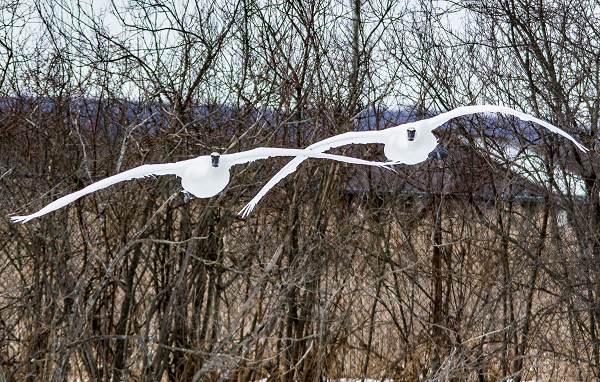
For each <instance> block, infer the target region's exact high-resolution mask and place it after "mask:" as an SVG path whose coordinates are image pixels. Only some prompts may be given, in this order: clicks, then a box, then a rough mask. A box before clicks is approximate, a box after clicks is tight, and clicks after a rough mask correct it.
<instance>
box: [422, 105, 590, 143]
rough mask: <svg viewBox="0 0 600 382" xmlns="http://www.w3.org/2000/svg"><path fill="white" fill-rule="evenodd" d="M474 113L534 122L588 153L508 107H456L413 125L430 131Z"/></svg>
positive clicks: (534, 119)
mask: <svg viewBox="0 0 600 382" xmlns="http://www.w3.org/2000/svg"><path fill="white" fill-rule="evenodd" d="M475 113H504V114H508V115H514V116H515V117H518V118H519V119H522V120H523V121H531V122H535V123H537V124H539V125H542V126H544V127H545V128H547V129H548V130H550V131H552V132H553V133H556V134H559V135H562V136H563V137H565V138H567V139H568V140H570V141H571V142H573V143H574V144H575V146H577V148H578V149H579V150H581V151H583V152H587V151H588V149H587V148H586V147H585V146H583V145H582V144H581V143H579V142H577V140H575V138H573V137H572V136H571V135H570V134H568V133H566V132H565V131H564V130H562V129H559V128H558V127H556V126H554V125H552V124H550V123H548V122H546V121H543V120H541V119H539V118H536V117H534V116H532V115H529V114H526V113H522V112H520V111H517V110H515V109H511V108H510V107H506V106H496V105H474V106H462V107H457V108H456V109H454V110H450V111H448V112H446V113H442V114H439V115H436V116H435V117H432V118H428V119H424V120H422V121H418V122H415V123H416V124H421V123H424V124H426V125H427V126H428V127H429V130H430V131H431V130H433V129H435V128H437V127H439V126H441V125H443V124H444V123H446V122H448V121H449V120H451V119H452V118H456V117H461V116H464V115H468V114H475Z"/></svg>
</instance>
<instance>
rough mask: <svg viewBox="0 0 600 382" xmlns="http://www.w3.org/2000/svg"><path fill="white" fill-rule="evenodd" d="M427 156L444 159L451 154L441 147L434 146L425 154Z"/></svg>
mask: <svg viewBox="0 0 600 382" xmlns="http://www.w3.org/2000/svg"><path fill="white" fill-rule="evenodd" d="M427 157H429V158H433V159H437V160H444V159H446V158H448V157H452V155H450V153H449V152H448V151H447V150H446V149H444V148H443V147H440V146H436V147H435V149H433V151H432V152H430V153H429V154H428V155H427Z"/></svg>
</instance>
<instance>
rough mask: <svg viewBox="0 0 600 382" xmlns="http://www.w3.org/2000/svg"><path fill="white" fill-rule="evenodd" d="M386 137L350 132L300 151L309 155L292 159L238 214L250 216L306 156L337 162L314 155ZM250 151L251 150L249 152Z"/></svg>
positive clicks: (380, 141) (373, 133) (369, 132)
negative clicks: (268, 193) (264, 197)
mask: <svg viewBox="0 0 600 382" xmlns="http://www.w3.org/2000/svg"><path fill="white" fill-rule="evenodd" d="M386 137H387V131H386V130H378V131H351V132H349V133H343V134H340V135H336V136H334V137H331V138H327V139H324V140H322V141H319V142H317V143H315V144H313V145H310V146H308V147H307V148H306V149H305V150H300V151H311V154H310V155H307V154H306V153H304V154H302V155H303V156H297V157H296V158H294V159H292V160H291V161H290V162H289V163H288V164H287V165H285V166H284V167H283V168H282V169H281V170H279V172H278V173H277V174H275V176H274V177H272V178H271V179H270V180H269V182H268V183H267V184H265V185H264V187H263V188H262V189H261V190H260V191H259V192H258V194H256V196H255V197H254V198H252V200H251V201H250V202H249V203H248V204H246V206H245V207H244V208H243V209H242V210H241V211H240V212H239V213H238V214H239V215H241V216H242V217H246V216H248V215H250V212H252V210H253V209H254V207H255V206H256V205H257V204H258V202H259V201H260V199H262V197H263V196H265V195H266V194H267V192H269V190H270V189H271V188H273V187H274V186H275V185H276V184H277V183H279V181H280V180H281V179H283V178H285V177H286V176H288V175H290V174H292V173H293V172H294V171H296V169H297V168H298V166H299V165H300V163H302V162H303V161H305V160H306V158H307V156H312V157H314V158H326V159H334V160H339V159H336V158H333V157H338V156H337V155H335V156H333V157H326V156H316V155H329V154H318V153H322V152H323V151H327V150H329V149H332V148H335V147H340V146H345V145H351V144H368V143H384V142H385V139H386ZM250 151H252V150H250ZM341 158H344V160H341V161H342V162H348V163H356V164H368V165H374V164H375V163H377V162H367V163H364V162H359V161H360V160H359V159H354V158H353V159H354V160H355V161H354V162H350V161H349V160H347V159H348V157H341ZM390 164H392V163H387V165H390Z"/></svg>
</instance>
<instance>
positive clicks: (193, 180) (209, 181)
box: [181, 153, 229, 198]
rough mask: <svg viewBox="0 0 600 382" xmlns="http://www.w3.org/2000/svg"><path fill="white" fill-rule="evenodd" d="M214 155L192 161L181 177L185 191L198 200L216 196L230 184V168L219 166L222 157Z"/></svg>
mask: <svg viewBox="0 0 600 382" xmlns="http://www.w3.org/2000/svg"><path fill="white" fill-rule="evenodd" d="M214 154H215V153H213V154H211V156H210V157H209V156H207V155H205V156H202V157H198V158H196V159H194V160H193V161H190V162H189V164H188V166H187V168H186V169H185V170H184V171H183V173H182V175H181V185H182V186H183V189H184V190H186V191H187V192H189V193H190V194H192V195H194V196H195V197H197V198H210V197H211V196H215V195H217V194H218V193H219V192H221V191H223V189H224V188H225V187H226V186H227V184H228V183H229V166H222V165H221V166H219V164H222V163H220V155H219V154H217V155H216V159H215V157H214V156H213V155H214ZM215 161H216V166H215Z"/></svg>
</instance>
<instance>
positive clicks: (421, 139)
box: [239, 105, 588, 217]
mask: <svg viewBox="0 0 600 382" xmlns="http://www.w3.org/2000/svg"><path fill="white" fill-rule="evenodd" d="M489 112H497V113H505V114H509V115H514V116H515V117H518V118H520V119H522V120H524V121H532V122H535V123H538V124H540V125H542V126H544V127H545V128H547V129H548V130H550V131H552V132H554V133H557V134H560V135H562V136H563V137H565V138H567V139H569V140H571V141H572V142H573V143H574V144H575V145H576V146H577V147H578V148H579V149H580V150H582V151H584V152H586V151H588V149H587V148H585V147H584V146H583V145H581V144H580V143H579V142H577V141H576V140H575V138H573V137H572V136H571V135H569V134H567V133H566V132H564V131H563V130H561V129H559V128H558V127H556V126H553V125H551V124H550V123H548V122H546V121H542V120H541V119H539V118H536V117H533V116H531V115H529V114H525V113H522V112H520V111H517V110H514V109H511V108H509V107H504V106H495V105H475V106H463V107H458V108H456V109H454V110H451V111H448V112H446V113H442V114H439V115H437V116H435V117H432V118H428V119H424V120H421V121H417V122H411V123H406V124H403V125H398V126H394V127H390V128H387V129H383V130H377V131H354V132H349V133H343V134H340V135H336V136H334V137H331V138H327V139H324V140H322V141H320V142H317V143H315V144H313V145H311V146H309V147H307V148H306V150H313V151H318V152H324V151H327V150H329V149H331V148H334V147H340V146H344V145H349V144H367V143H383V144H384V145H385V147H384V153H385V155H386V157H388V159H390V160H392V161H396V162H399V163H405V164H417V163H420V162H423V161H424V160H426V159H427V158H436V159H442V158H444V157H446V156H448V155H449V154H448V152H447V151H446V150H444V149H443V148H441V147H438V146H437V145H438V141H437V138H436V137H435V135H433V132H432V131H433V130H434V129H435V128H437V127H439V126H441V125H443V124H444V123H445V122H447V121H449V120H451V119H452V118H456V117H460V116H463V115H467V114H474V113H489ZM303 160H304V158H302V157H296V158H294V159H292V160H291V161H290V162H289V163H288V164H287V165H286V166H285V167H283V168H282V169H281V170H279V172H278V173H277V174H276V175H275V176H274V177H273V178H271V180H269V182H268V183H267V184H266V185H265V186H264V187H263V188H262V189H261V190H260V191H259V193H258V194H257V195H256V196H255V197H254V198H253V199H252V200H251V201H250V202H249V203H248V204H246V206H245V207H244V208H243V209H242V210H241V211H240V212H239V214H240V215H242V216H243V217H245V216H248V215H249V214H250V212H252V209H254V207H255V206H256V204H257V203H258V202H259V201H260V199H261V198H262V197H263V196H265V194H266V193H267V192H269V190H270V189H271V188H273V186H275V185H276V184H277V183H278V182H279V181H280V180H281V179H283V178H285V177H286V176H288V175H289V174H291V173H293V172H294V171H296V168H297V166H298V165H299V164H300V163H302V161H303Z"/></svg>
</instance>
